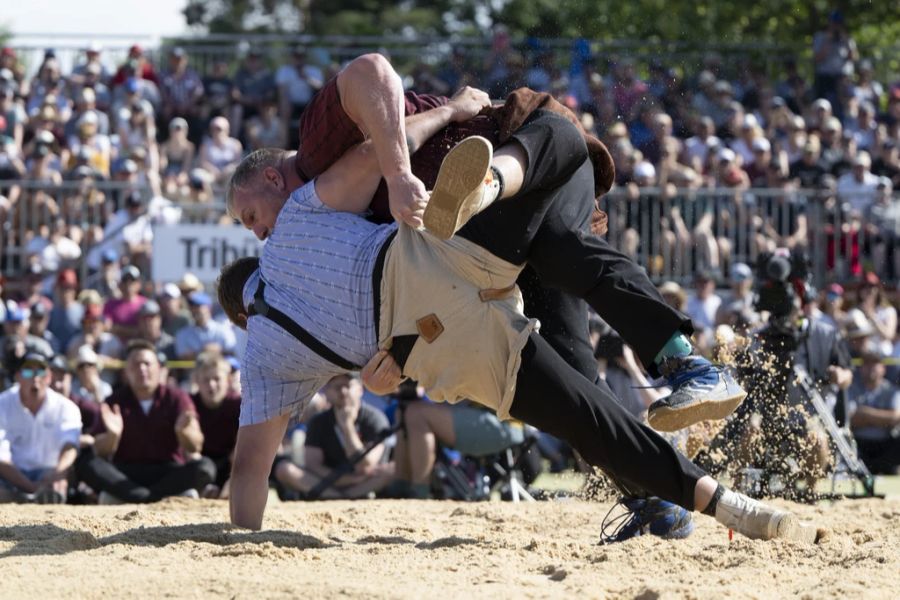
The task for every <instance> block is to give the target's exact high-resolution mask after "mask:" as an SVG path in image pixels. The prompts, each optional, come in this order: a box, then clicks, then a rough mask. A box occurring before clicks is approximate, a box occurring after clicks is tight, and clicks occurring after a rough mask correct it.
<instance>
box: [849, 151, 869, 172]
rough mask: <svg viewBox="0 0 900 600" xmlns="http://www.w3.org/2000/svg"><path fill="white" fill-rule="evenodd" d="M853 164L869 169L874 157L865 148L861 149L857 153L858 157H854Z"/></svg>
mask: <svg viewBox="0 0 900 600" xmlns="http://www.w3.org/2000/svg"><path fill="white" fill-rule="evenodd" d="M853 166H854V167H865V168H866V169H869V168H871V167H872V157H871V156H869V153H868V152H866V151H865V150H861V151H860V152H859V153H857V155H856V158H854V159H853Z"/></svg>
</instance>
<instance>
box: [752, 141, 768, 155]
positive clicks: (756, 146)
mask: <svg viewBox="0 0 900 600" xmlns="http://www.w3.org/2000/svg"><path fill="white" fill-rule="evenodd" d="M752 147H753V151H754V152H755V151H757V150H758V151H760V152H769V151H770V150H772V144H771V142H769V140H767V139H766V138H764V137H759V138H756V139H755V140H753V144H752Z"/></svg>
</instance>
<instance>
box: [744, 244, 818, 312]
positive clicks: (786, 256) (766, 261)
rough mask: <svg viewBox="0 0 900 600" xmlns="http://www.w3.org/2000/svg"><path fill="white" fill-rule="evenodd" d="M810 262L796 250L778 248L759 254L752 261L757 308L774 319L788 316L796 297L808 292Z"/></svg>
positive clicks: (803, 254) (803, 296)
mask: <svg viewBox="0 0 900 600" xmlns="http://www.w3.org/2000/svg"><path fill="white" fill-rule="evenodd" d="M810 265H811V263H810V260H809V257H808V256H807V255H806V253H805V252H803V251H800V250H793V251H788V250H787V249H785V248H781V249H778V250H776V251H775V252H765V253H763V254H760V255H759V258H758V259H757V261H756V281H757V282H758V284H757V300H756V308H757V310H760V311H768V312H769V313H770V314H771V315H772V318H774V319H782V318H785V317H787V316H789V315H790V314H791V312H792V311H793V309H794V306H795V304H796V300H797V299H798V298H800V299H803V298H805V297H806V296H807V295H808V291H809V288H810V279H811V277H812V273H811V272H810Z"/></svg>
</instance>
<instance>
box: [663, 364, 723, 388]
mask: <svg viewBox="0 0 900 600" xmlns="http://www.w3.org/2000/svg"><path fill="white" fill-rule="evenodd" d="M690 358H692V357H688V358H670V359H666V360H664V361H663V363H662V364H661V365H660V371H661V372H663V373H665V375H664V377H665V380H666V384H668V386H669V387H671V388H672V389H673V390H677V389H678V388H679V387H681V386H682V385H683V384H685V383H687V382H688V381H690V380H692V379H695V378H697V377H699V376H702V375H708V374H711V373H713V374H716V375H719V374H720V373H722V372H723V371H724V369H725V365H722V364H716V363H712V362H710V361H708V360H704V361H703V362H702V363H701V364H698V365H697V366H694V367H689V368H687V369H685V368H682V367H683V366H684V364H685V363H686V362H688V360H689V359H690ZM691 362H693V361H691ZM657 387H662V384H660V385H659V386H657Z"/></svg>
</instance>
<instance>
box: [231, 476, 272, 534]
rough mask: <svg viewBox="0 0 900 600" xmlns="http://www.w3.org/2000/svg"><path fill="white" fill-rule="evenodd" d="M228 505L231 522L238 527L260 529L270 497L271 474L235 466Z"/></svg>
mask: <svg viewBox="0 0 900 600" xmlns="http://www.w3.org/2000/svg"><path fill="white" fill-rule="evenodd" d="M230 482H231V496H230V497H229V498H228V506H229V509H230V514H231V522H232V523H234V524H235V525H237V526H238V527H245V528H247V529H254V530H259V529H260V528H261V527H262V520H263V514H264V513H265V511H266V501H267V500H268V498H269V485H268V483H269V474H268V472H265V471H255V472H253V471H246V470H239V469H238V468H235V469H234V470H233V471H232V473H231V479H230Z"/></svg>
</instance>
